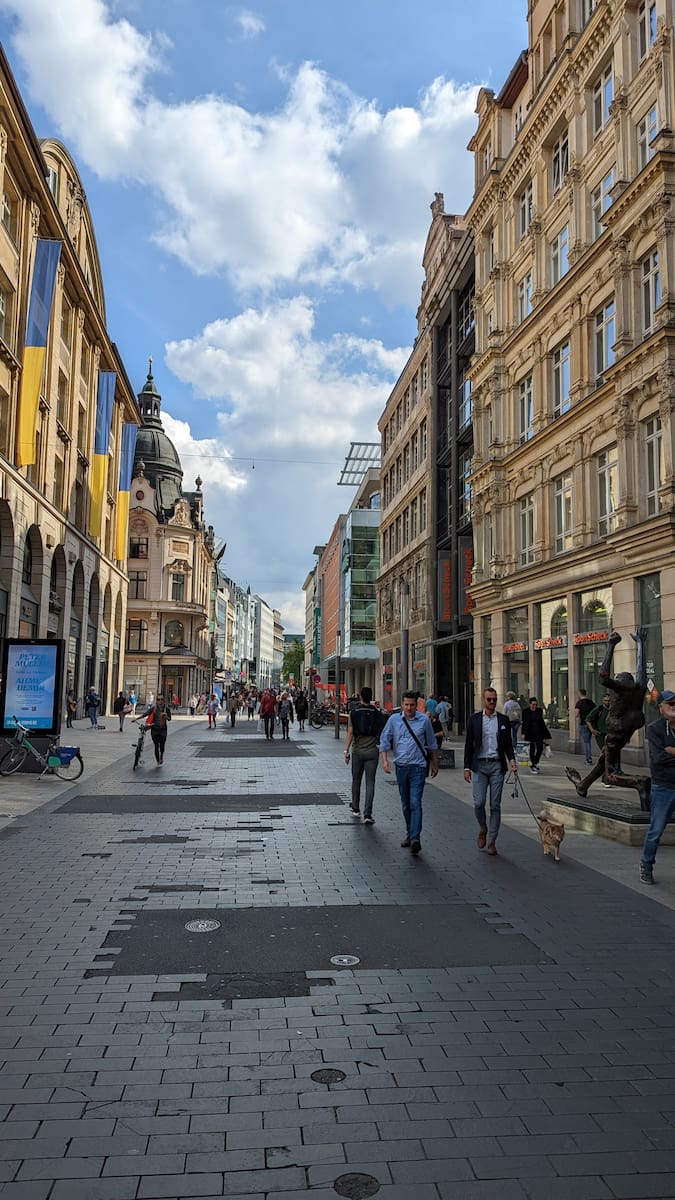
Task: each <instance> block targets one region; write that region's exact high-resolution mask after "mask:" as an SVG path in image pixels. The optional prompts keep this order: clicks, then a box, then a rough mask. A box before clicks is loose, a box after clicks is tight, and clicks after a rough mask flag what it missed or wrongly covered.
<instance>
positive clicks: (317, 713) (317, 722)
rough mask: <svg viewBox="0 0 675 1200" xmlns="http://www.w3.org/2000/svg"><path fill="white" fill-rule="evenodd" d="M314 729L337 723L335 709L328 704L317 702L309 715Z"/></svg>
mask: <svg viewBox="0 0 675 1200" xmlns="http://www.w3.org/2000/svg"><path fill="white" fill-rule="evenodd" d="M309 723H310V725H311V726H312V729H322V728H323V726H324V725H334V724H335V710H334V709H332V708H331V707H330V705H328V704H315V705H314V707H313V708H312V711H311V713H310V715H309Z"/></svg>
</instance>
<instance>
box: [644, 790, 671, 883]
mask: <svg viewBox="0 0 675 1200" xmlns="http://www.w3.org/2000/svg"><path fill="white" fill-rule="evenodd" d="M673 814H675V789H673V788H668V787H664V785H663V784H662V783H652V792H651V808H650V817H649V829H648V830H647V836H646V838H645V844H644V846H643V847H642V861H643V863H647V865H648V866H653V865H654V859H655V858H656V851H657V850H658V848H659V842H660V841H661V836H662V834H663V831H664V829H665V828H666V825H667V824H668V822H669V820H670V818H671V817H672V816H673Z"/></svg>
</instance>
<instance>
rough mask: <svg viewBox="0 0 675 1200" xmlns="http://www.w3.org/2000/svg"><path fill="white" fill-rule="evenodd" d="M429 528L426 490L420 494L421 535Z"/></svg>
mask: <svg viewBox="0 0 675 1200" xmlns="http://www.w3.org/2000/svg"><path fill="white" fill-rule="evenodd" d="M426 527H427V492H426V488H425V489H424V491H423V492H420V533H423V532H424V530H425V529H426Z"/></svg>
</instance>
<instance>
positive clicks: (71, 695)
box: [66, 688, 77, 729]
mask: <svg viewBox="0 0 675 1200" xmlns="http://www.w3.org/2000/svg"><path fill="white" fill-rule="evenodd" d="M76 712H77V696H76V694H75V692H74V691H73V689H72V688H71V689H70V691H69V692H68V694H67V695H66V729H72V728H73V719H74V717H75V713H76Z"/></svg>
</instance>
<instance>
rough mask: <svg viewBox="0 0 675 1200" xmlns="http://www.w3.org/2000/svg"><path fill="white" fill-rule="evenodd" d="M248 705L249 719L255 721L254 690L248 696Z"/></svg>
mask: <svg viewBox="0 0 675 1200" xmlns="http://www.w3.org/2000/svg"><path fill="white" fill-rule="evenodd" d="M246 707H247V709H248V719H249V721H255V693H254V692H249V694H248V698H247V701H246Z"/></svg>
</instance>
